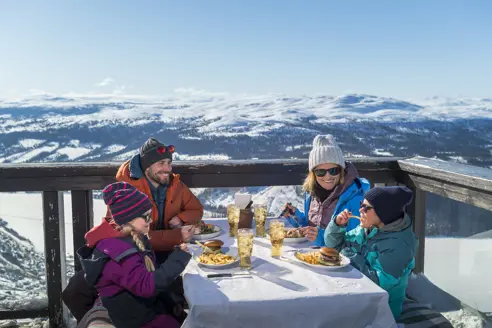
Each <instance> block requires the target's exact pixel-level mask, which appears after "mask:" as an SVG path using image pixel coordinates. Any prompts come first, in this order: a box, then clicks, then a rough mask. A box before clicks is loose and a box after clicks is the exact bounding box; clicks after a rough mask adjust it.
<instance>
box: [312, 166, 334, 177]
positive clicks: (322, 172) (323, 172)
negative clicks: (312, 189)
mask: <svg viewBox="0 0 492 328" xmlns="http://www.w3.org/2000/svg"><path fill="white" fill-rule="evenodd" d="M313 172H314V174H315V175H316V176H317V177H318V178H322V177H324V176H325V175H326V173H328V174H329V175H331V176H337V175H339V174H340V167H339V166H337V167H332V168H330V169H314V170H313Z"/></svg>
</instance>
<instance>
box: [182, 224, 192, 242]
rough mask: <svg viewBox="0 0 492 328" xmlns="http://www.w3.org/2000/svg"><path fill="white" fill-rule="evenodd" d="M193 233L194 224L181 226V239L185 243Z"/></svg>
mask: <svg viewBox="0 0 492 328" xmlns="http://www.w3.org/2000/svg"><path fill="white" fill-rule="evenodd" d="M194 233H195V226H194V225H187V226H184V227H182V228H181V239H183V242H185V243H187V242H189V241H190V240H191V237H193V235H194Z"/></svg>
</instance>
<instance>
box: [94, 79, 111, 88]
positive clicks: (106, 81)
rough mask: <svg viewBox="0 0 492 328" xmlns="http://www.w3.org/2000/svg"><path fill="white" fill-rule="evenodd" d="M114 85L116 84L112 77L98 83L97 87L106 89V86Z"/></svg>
mask: <svg viewBox="0 0 492 328" xmlns="http://www.w3.org/2000/svg"><path fill="white" fill-rule="evenodd" d="M112 83H114V79H112V78H110V77H107V78H105V79H104V80H102V81H101V82H99V83H96V86H97V87H105V86H108V85H110V84H112Z"/></svg>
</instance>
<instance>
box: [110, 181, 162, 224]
mask: <svg viewBox="0 0 492 328" xmlns="http://www.w3.org/2000/svg"><path fill="white" fill-rule="evenodd" d="M103 199H104V203H106V205H108V207H109V210H110V211H111V215H112V216H113V220H114V222H115V223H116V224H118V225H123V224H125V223H128V222H130V221H131V220H133V219H135V218H137V217H139V216H142V215H143V214H144V213H145V212H148V211H149V210H151V209H152V203H151V202H150V200H149V198H148V197H147V196H146V195H145V194H144V193H142V192H140V191H139V190H137V188H135V187H134V186H132V185H131V184H129V183H127V182H115V183H112V184H110V185H108V186H106V188H104V190H103Z"/></svg>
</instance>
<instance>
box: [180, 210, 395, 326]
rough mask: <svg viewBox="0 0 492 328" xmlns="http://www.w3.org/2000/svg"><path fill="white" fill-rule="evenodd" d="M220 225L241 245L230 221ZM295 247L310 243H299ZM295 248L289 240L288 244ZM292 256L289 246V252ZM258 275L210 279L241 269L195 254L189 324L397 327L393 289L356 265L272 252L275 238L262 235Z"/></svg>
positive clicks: (188, 275)
mask: <svg viewBox="0 0 492 328" xmlns="http://www.w3.org/2000/svg"><path fill="white" fill-rule="evenodd" d="M205 221H206V222H208V223H213V224H216V225H219V226H220V227H221V228H222V229H223V233H222V234H221V235H220V236H218V237H217V238H218V239H221V240H223V241H224V244H225V246H236V247H237V244H236V241H235V240H234V239H233V238H230V237H229V234H228V225H227V221H226V220H224V219H210V220H205ZM292 246H293V247H295V248H300V247H308V246H309V244H308V243H305V244H293V245H292ZM289 249H293V248H292V247H291V246H287V245H285V244H284V247H283V250H284V251H287V250H289ZM284 254H285V257H286V258H289V256H288V254H290V253H289V252H284ZM252 265H253V271H254V272H255V273H256V274H253V277H252V278H220V279H213V280H211V279H208V278H207V277H206V274H207V273H215V272H236V271H240V269H239V268H237V267H235V268H234V267H233V268H229V269H223V270H214V269H208V268H203V267H199V266H198V264H197V263H196V262H195V261H194V260H192V261H191V262H190V264H189V265H188V267H187V269H186V271H185V275H184V278H183V282H184V291H185V297H186V299H187V301H188V304H189V307H190V312H189V315H188V318H187V319H186V322H185V323H184V325H183V327H185V328H199V327H207V328H220V327H228V328H233V327H234V328H239V327H253V328H262V327H268V328H272V327H274V328H281V327H285V328H288V327H292V328H317V327H320V328H321V327H323V328H326V327H352V328H357V327H373V328H376V327H381V328H390V327H395V326H396V325H395V321H394V319H393V316H392V314H391V311H390V308H389V305H388V294H387V293H386V292H385V291H384V290H383V289H381V288H380V287H379V286H377V285H376V284H374V283H373V282H372V281H371V280H370V279H369V278H367V277H365V276H364V275H362V274H361V273H360V272H359V271H358V270H356V269H354V268H353V267H352V266H350V265H349V266H348V267H345V268H342V269H339V270H336V271H327V270H321V269H319V270H318V269H313V268H310V267H307V266H305V265H303V264H302V263H296V262H295V261H294V260H290V261H287V260H278V259H274V258H272V257H271V256H270V241H269V240H268V239H267V238H256V237H255V242H254V246H253V263H252Z"/></svg>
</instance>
